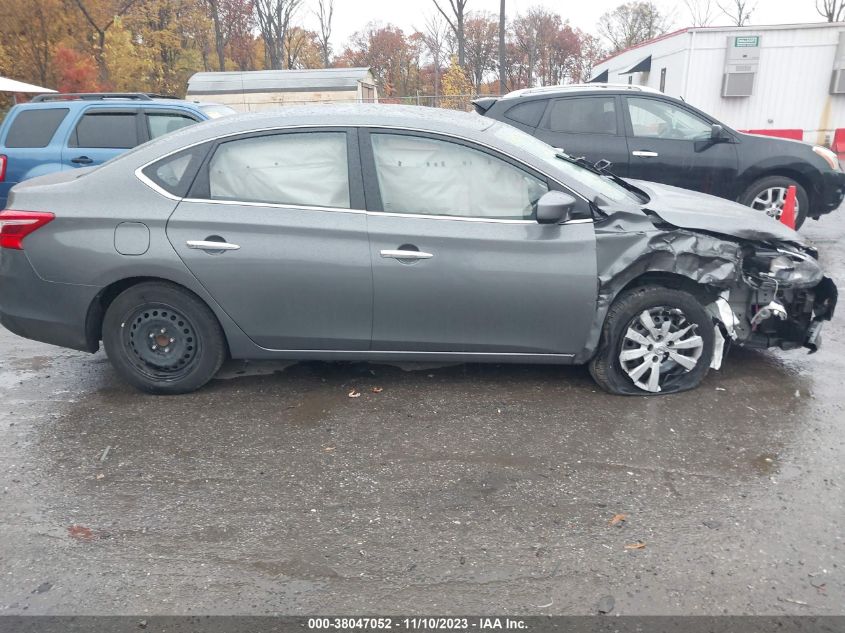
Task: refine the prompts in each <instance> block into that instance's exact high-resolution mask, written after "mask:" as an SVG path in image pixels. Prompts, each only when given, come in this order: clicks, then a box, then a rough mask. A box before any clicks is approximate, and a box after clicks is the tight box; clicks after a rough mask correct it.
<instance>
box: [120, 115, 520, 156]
mask: <svg viewBox="0 0 845 633" xmlns="http://www.w3.org/2000/svg"><path fill="white" fill-rule="evenodd" d="M497 125H505V124H503V123H500V122H499V121H496V120H495V119H491V118H488V117H483V116H479V115H477V114H475V113H474V112H459V111H456V110H447V109H443V108H431V107H426V106H407V105H391V104H367V103H359V104H338V105H330V104H321V105H303V106H284V107H280V108H278V109H276V110H266V111H262V112H250V113H247V114H230V115H228V116H225V117H220V118H218V119H211V120H209V121H205V122H203V123H200V124H198V125H190V126H187V127H184V128H182V129H180V130H177V131H175V132H171V133H170V134H166V135H164V136H161V137H159V138H157V139H155V140H152V141H150V142H148V143H145V144H143V145H139V146H138V147H136V148H134V149H131V150H129V151H128V152H126V153H125V154H122V155H121V157H119V158H117V159H115V161H114V164H118V163H121V162H122V161H123V160H132V161H138V162H140V163H147V162H151V161H153V160H157V159H158V158H161V157H163V156H166V155H168V154H171V153H173V152H178V151H180V150H182V149H184V148H187V147H190V146H192V145H199V144H201V143H204V142H206V141H211V140H214V139H217V138H220V137H225V136H236V135H238V134H247V133H251V132H261V131H263V130H273V129H291V128H297V127H310V128H320V127H385V128H400V129H408V130H420V131H424V132H433V133H442V134H446V135H451V136H458V137H464V138H468V139H471V140H482V139H483V138H484V136H485V135H484V131H485V130H487V129H489V128H491V127H493V126H497Z"/></svg>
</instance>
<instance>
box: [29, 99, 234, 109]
mask: <svg viewBox="0 0 845 633" xmlns="http://www.w3.org/2000/svg"><path fill="white" fill-rule="evenodd" d="M89 105H94V106H106V107H109V106H110V107H115V106H117V107H121V108H126V107H129V108H131V107H138V108H143V107H149V106H150V105H154V106H168V105H170V106H173V105H178V106H191V107H193V108H199V107H202V106H211V105H222V104H218V103H211V102H198V101H188V100H187V99H170V98H166V97H152V98H150V99H144V100H138V99H134V98H131V97H119V96H115V97H106V98H101V99H51V100H47V101H30V102H27V103H18V104H17V105H16V108H17V109H19V110H23V109H26V110H29V109H44V108H57V107H58V108H83V107H86V106H89Z"/></svg>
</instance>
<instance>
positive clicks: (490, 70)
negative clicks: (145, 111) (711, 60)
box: [0, 0, 842, 100]
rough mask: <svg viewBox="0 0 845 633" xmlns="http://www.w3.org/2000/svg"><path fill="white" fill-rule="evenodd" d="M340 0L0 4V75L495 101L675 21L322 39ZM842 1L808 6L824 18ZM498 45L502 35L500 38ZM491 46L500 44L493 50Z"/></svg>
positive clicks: (641, 12) (641, 19) (740, 11)
mask: <svg viewBox="0 0 845 633" xmlns="http://www.w3.org/2000/svg"><path fill="white" fill-rule="evenodd" d="M341 1H349V0H2V2H0V74H2V75H4V76H7V77H12V78H15V79H20V80H22V81H26V82H29V83H36V84H39V85H42V86H46V87H50V88H54V89H56V90H59V91H62V92H85V91H97V90H113V91H144V92H155V93H162V94H176V95H182V94H184V92H185V87H186V83H187V79H188V78H189V77H190V76H191V75H192V74H193V73H195V72H197V71H202V70H204V71H217V70H260V69H305V68H324V67H343V66H369V67H371V69H372V72H373V75H374V76H375V78H376V82H377V85H378V89H379V94H380V96H381V97H383V98H386V99H391V98H394V99H405V100H408V99H415V98H417V97H418V96H421V98H422V99H425V98H427V97H429V96H442V97H444V98H445V97H448V96H450V95H465V94H496V93H499V92H500V91H501V90H514V89H518V88H525V87H528V86H536V85H553V84H560V83H568V82H580V81H586V80H588V79H589V78H590V75H591V72H592V68H593V66H594V65H595V64H596V63H597V62H598V61H600V60H601V59H602V58H603V57H605V56H607V55H608V54H610V53H613V52H615V51H618V50H621V49H624V48H626V47H629V46H632V45H634V44H637V43H640V42H642V41H645V40H647V39H650V38H652V37H656V36H659V35H661V34H663V33H665V32H667V31H668V30H669V29H670V28H671V27H672V22H673V19H675V18H674V16H671V15H669V16H667V15H663V14H662V13H661V12H660V10H659V9H658V7H657V6H656V5H655V4H654V3H653V2H650V1H640V0H634V1H631V2H627V3H624V4H621V5H620V6H618V7H616V8H615V9H613V10H611V11H608V12H607V13H605V14H604V15H603V16H602V17H601V19H600V20H599V23H598V24H597V25H596V32H595V33H588V32H585V31H582V30H581V29H579V28H576V27H574V26H572V25H570V24H569V22H568V20H567V19H566V18H565V16H562V15H561V14H560V13H557V12H555V11H552V10H549V9H546V8H544V7H541V6H534V7H531V8H529V9H527V10H526V11H524V12H522V13H519V14H517V15H514V16H512V17H511V18H510V19H508V20H507V21H506V22H504V23H500V19H499V17H500V16H499V15H498V14H494V13H490V12H485V11H480V10H477V9H475V8H474V7H473V6H472V5H473V0H430V1H431V4H430V10H429V11H428V12H427V13H426V14H425V15H424V16H423V17H421V18H420V24H418V25H415V28H413V29H409V30H404V29H402V28H400V27H398V26H396V25H393V24H385V23H381V22H370V23H368V24H366V25H363V26H362V27H361V28H360V29H359V30H358V31H356V32H355V33H354V34H353V35H352V36H351V37H350V38H348V41H345V42H338V41H336V39H337V38H336V37H334V36H333V27H334V13H335V3H336V2H341ZM685 4H686V8H687V10H688V16H686V18H684V21H685V23H692V24H693V25H694V26H702V25H707V24H708V22H709V21H712V19H713V18H714V17H715V16H716V15H718V11H720V12H721V13H723V14H725V15H728V16H731V19H732V20H735V21H736V23H738V24H747V23H748V20H749V19H750V16H751V13H752V11H753V9H754V5H753V3H752V1H751V0H723V3H722V4H719V3H718V2H716V3H715V4H716V5H717V7H718V11H717V10H716V9H715V8H714V6H713V4H714V3H713V2H711V0H685ZM841 5H842V2H841V1H840V0H818V2H817V9H818V11H819V13H820V14H822V15H824V16H825V17H826V18H827V19H829V20H834V19H836V20H838V19H839V18H840V16H841V15H842V8H841ZM502 36H503V37H502ZM500 43H501V45H500Z"/></svg>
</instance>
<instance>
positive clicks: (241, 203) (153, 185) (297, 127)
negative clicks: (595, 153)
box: [135, 123, 593, 224]
mask: <svg viewBox="0 0 845 633" xmlns="http://www.w3.org/2000/svg"><path fill="white" fill-rule="evenodd" d="M309 128H321V129H326V128H329V129H331V128H337V129H344V130H347V129H349V128H367V129H384V130H399V131H406V132H419V133H423V134H435V135H441V136H444V137H447V138H454V139H457V140H461V141H466V142H468V143H472V144H475V145H478V146H480V147H485V148H487V149H489V150H492V151H494V152H497V153H499V154H501V155H503V156H507V157H508V158H510V159H511V160H513V161H515V162H516V163H518V164H519V165H522V166H524V167H526V168H528V169H530V170H533V171H536V172H538V173H540V174H543V176H545V177H546V178H548V179H549V180H550V181H552V182H554V183H556V184H558V185H559V186H561V187H563V188H564V189H565V190H566V191H568V192H570V193H572V194H574V195H576V196H578V197H579V198H581V199H582V200H584V201H585V202H589V200H588V199H587V198H586V197H584V196H583V195H581V194H580V193H578V192H577V191H575V190H574V189H572V188H571V187H569V186H567V185H565V184H564V183H562V182H560V181H559V180H558V179H556V178H554V177H552V176H550V175H549V174H548V173H546V172H545V171H543V170H542V169H538V168H536V167H534V166H532V165H528V164H527V163H526V162H525V161H524V160H522V159H520V158H517V157H516V156H513V155H512V154H509V153H507V152H505V151H503V150H502V149H500V148H498V147H495V146H493V145H490V144H488V143H483V142H481V141H479V140H477V139H474V138H470V137H467V136H460V135H457V134H451V133H448V132H439V131H437V130H427V129H422V128H414V127H404V126H399V125H376V124H360V125H355V124H344V125H340V124H328V125H325V124H315V123H309V124H307V125H306V124H303V125H288V126H275V127H268V128H257V129H252V130H241V131H239V132H230V133H229V134H224V135H222V136H217V137H214V138H206V139H203V140H201V141H197V142H195V143H191V144H190V145H185V146H183V147H179V148H178V149H174V150H173V151H170V152H168V153H166V154H163V155H161V156H159V157H157V158H155V159H153V160H151V161H148V162H146V163H144V164H143V165H141V166H140V167H138V168H137V169H136V170H135V176H136V177H137V178H138V180H140V181H141V182H142V183H144V184H145V185H147V186H148V187H149V188H150V189H152V190H153V191H155V192H156V193H158V194H159V195H162V196H164V197H165V198H168V199H170V200H175V201H180V202H193V203H206V204H236V205H239V206H256V207H270V208H278V209H304V210H306V211H332V212H341V213H366V214H368V215H374V216H386V217H404V218H408V217H412V218H419V219H431V220H452V221H458V222H488V223H494V224H537V221H536V220H504V219H502V220H499V219H496V218H482V217H461V216H454V215H425V214H416V213H395V212H388V211H365V210H363V209H349V208H346V207H318V206H311V205H291V204H281V203H271V202H247V201H241V200H210V199H205V198H180V197H179V196H175V195H173V194H172V193H170V192H168V191H167V190H165V189H162V188H161V187H159V186H158V185H157V184H156V183H154V182H153V181H152V180H151V179H150V178H148V177H147V176H146V174H144V171H143V170H144V169H146V168H147V167H149V166H150V165H152V164H153V163H157V162H158V161H160V160H164V159H165V158H167V157H168V156H172V155H174V154H178V153H179V152H182V151H184V150H187V149H190V148H192V147H196V146H197V145H202V144H203V143H208V142H210V141H211V142H213V141H219V140H221V139H226V138H230V137H233V136H241V135H243V134H255V133H257V132H274V131H284V130H301V129H309ZM592 222H593V220H592V218H585V219H579V220H570V221H569V222H564V223H563V224H586V223H592Z"/></svg>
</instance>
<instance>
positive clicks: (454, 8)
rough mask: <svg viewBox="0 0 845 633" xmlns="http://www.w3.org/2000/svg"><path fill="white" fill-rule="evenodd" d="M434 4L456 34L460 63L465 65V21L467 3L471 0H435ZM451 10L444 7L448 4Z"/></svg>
mask: <svg viewBox="0 0 845 633" xmlns="http://www.w3.org/2000/svg"><path fill="white" fill-rule="evenodd" d="M433 2H434V6H435V7H437V10H438V11H439V12H440V15H442V16H443V18H444V19H445V20H446V23H447V24H448V25H449V28H450V29H452V33H454V35H455V40H456V41H457V44H458V65H460V66H463V65H464V64H465V63H466V35H465V31H464V22H465V21H466V14H467V9H466V7H467V3H468V2H469V0H433ZM447 2H448V8H449V11H446V10H445V9H444V8H443V7H444V6H447V5H446V3H447Z"/></svg>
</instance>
